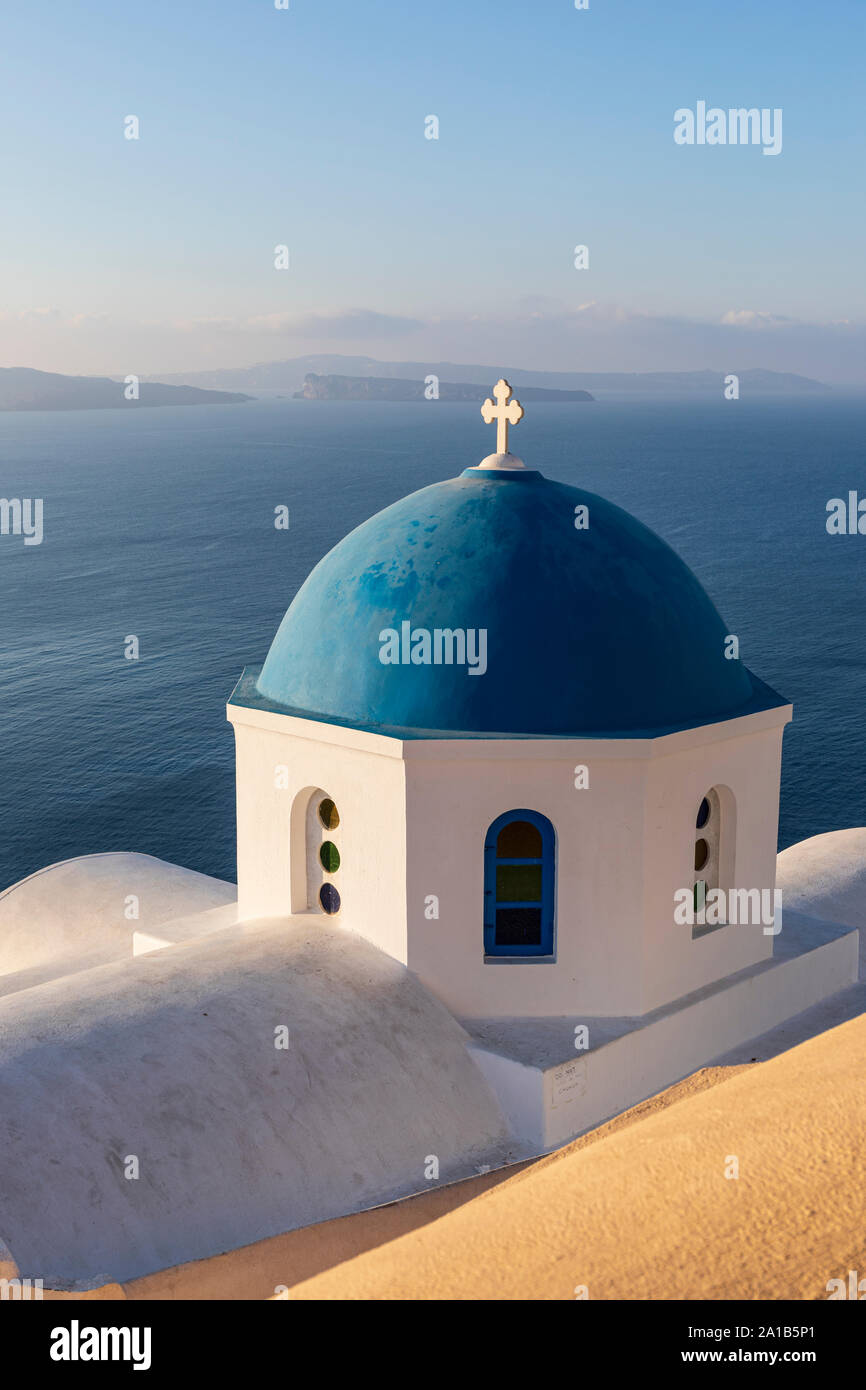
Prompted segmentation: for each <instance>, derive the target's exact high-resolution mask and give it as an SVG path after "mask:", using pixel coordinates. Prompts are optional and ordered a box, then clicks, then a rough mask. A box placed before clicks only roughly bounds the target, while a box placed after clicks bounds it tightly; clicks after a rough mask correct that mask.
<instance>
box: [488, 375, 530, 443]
mask: <svg viewBox="0 0 866 1390" xmlns="http://www.w3.org/2000/svg"><path fill="white" fill-rule="evenodd" d="M493 394H494V396H495V397H496V404H495V405H494V404H493V402H492V400H491V399H490V397H489V396H488V397H487V400H486V401H485V402H484V404H483V406H482V407H481V418H482V419H483V421H484V423H485V425H492V424H493V421H494V420H495V421H496V452H497V454H507V453H508V426H509V425H516V424H517V423H518V422H519V421H520V420H522V419H523V406H522V405H521V404H520V402H519V401H510V402H509V404H508V405H506V401H507V400H508V397H509V396H510V395H511V387H510V386H509V385H508V382H507V381H506V380H505V378H504V377H500V378H499V380H498V381H497V383H496V385H495V386H494V388H493Z"/></svg>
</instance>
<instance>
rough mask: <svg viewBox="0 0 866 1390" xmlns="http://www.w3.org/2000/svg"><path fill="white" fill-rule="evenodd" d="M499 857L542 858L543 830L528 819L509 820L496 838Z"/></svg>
mask: <svg viewBox="0 0 866 1390" xmlns="http://www.w3.org/2000/svg"><path fill="white" fill-rule="evenodd" d="M496 857H497V859H540V858H541V831H540V830H539V829H538V826H536V825H533V824H532V823H531V821H528V820H513V821H509V823H508V825H503V827H502V829H501V830H500V832H499V835H498V837H497V840H496Z"/></svg>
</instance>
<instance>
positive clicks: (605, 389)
mask: <svg viewBox="0 0 866 1390" xmlns="http://www.w3.org/2000/svg"><path fill="white" fill-rule="evenodd" d="M311 373H313V374H317V375H321V376H331V375H339V376H343V377H347V378H350V379H351V378H353V377H357V378H363V379H364V380H370V379H373V378H376V379H379V380H382V379H384V380H387V381H391V382H393V381H402V382H416V383H417V382H419V381H421V382H423V381H424V380H425V378H426V377H428V376H437V377H438V378H439V380H440V382H448V383H449V386H451V387H453V385H454V384H460V385H469V386H470V387H471V389H472V390H473V391H474V390H475V389H476V388H475V382H476V381H484V382H486V383H487V385H486V386H485V388H484V394H485V395H489V394H490V388H491V386H492V385H493V383H494V381H498V380H499V378H500V377H501V376H504V377H505V379H506V381H510V382H511V385H512V386H513V387H514V390H515V391H516V392H517V393H518V395H519V397H520V399H521V400H530V399H533V398H532V397H530V396H528V395H527V390H528V389H529V388H533V389H534V388H539V389H544V390H546V391H551V390H552V391H587V392H592V394H593V397H594V398H596V399H598V398H599V397H601V396H647V395H651V396H667V397H681V398H694V397H699V396H715V397H716V398H718V397H720V396H721V395H722V392H723V390H724V383H725V377H726V376H727V375H728V374H730V373H733V374H734V375H735V376H737V377H738V378H739V382H740V396H741V397H745V396H820V395H827V394H828V393H829V392H830V387H829V386H826V385H825V384H824V383H823V382H821V381H815V380H813V379H812V378H811V377H807V376H799V375H798V374H797V373H796V372H772V371H768V370H766V369H764V368H761V367H743V366H741V365H740V364H738V363H737V362H736V361H733V362H731V363H725V364H724V366H723V367H722V366H719V368H718V369H717V370H715V371H708V370H706V369H703V370H700V371H683V372H676V371H675V372H670V371H665V372H593V371H576V372H553V371H537V370H535V371H533V370H524V369H523V368H522V367H515V366H514V364H513V363H511V362H494V363H492V364H491V365H489V366H479V365H478V364H477V363H476V364H475V365H466V364H464V363H458V362H380V361H379V360H378V359H377V358H375V357H349V356H346V355H344V354H340V353H311V354H309V355H308V356H306V357H292V358H288V359H286V360H284V361H281V362H259V363H257V364H256V365H255V366H252V367H217V368H213V367H212V368H210V369H209V370H207V371H198V372H184V373H176V374H169V375H167V374H166V373H164V372H163V373H162V374H161V377H160V380H161V381H171V382H182V383H183V384H184V385H186V386H205V387H211V388H212V387H217V388H225V389H227V390H232V391H268V392H277V391H278V392H285V393H295V392H301V394H302V395H303V394H304V383H305V380H306V378H307V377H308V376H309V375H310V374H311ZM441 393H442V388H441V387H440V396H441ZM331 399H333V397H331ZM379 399H382V400H385V399H394V398H393V397H391V398H388V397H385V396H382V397H380V398H379ZM400 399H404V400H410V399H412V397H408V396H407V397H401V398H400ZM450 399H451V400H455V399H457V397H454V396H451V397H450ZM464 399H468V400H475V399H476V398H475V396H474V395H470V396H468V397H465V398H464ZM536 399H537V398H536ZM556 399H561V397H557V398H556Z"/></svg>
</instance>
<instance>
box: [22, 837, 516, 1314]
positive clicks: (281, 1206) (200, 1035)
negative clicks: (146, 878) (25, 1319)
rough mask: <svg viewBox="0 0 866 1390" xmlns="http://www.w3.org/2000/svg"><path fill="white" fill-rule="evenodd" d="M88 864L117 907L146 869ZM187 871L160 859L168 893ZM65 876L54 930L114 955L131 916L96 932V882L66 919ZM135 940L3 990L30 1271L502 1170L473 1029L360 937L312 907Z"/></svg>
mask: <svg viewBox="0 0 866 1390" xmlns="http://www.w3.org/2000/svg"><path fill="white" fill-rule="evenodd" d="M109 858H113V859H120V860H128V859H130V858H138V856H110V857H109ZM77 862H78V863H79V864H80V863H81V861H77ZM154 866H157V867H156V868H154ZM60 867H61V869H62V868H64V867H66V866H60ZM86 867H88V868H89V869H91V870H94V869H96V870H98V873H97V880H96V882H97V885H98V893H97V897H99V895H100V894H102V893H103V892H104V894H105V899H104V901H106V902H108V901H110V902H111V903H113V902H114V897H115V895H116V893H117V892H118V891H119V890H120V888H126V887H127V886H128V883H129V878H128V873H129V870H130V868H131V867H133V866H130V864H128V863H120V864H115V866H114V867H115V869H117V870H118V871H119V875H120V876H119V877H118V878H115V879H112V873H111V872H109V871H108V870H107V869H106V870H105V874H103V869H105V866H104V865H103V866H98V865H94V864H92V863H91V864H90V865H88V866H86ZM109 868H110V866H109ZM178 872H179V873H180V874H181V875H183V874H184V873H185V871H183V870H181V871H177V870H174V869H173V867H172V866H161V867H160V866H159V861H150V876H151V883H150V891H154V892H157V891H163V892H164V893H165V894H166V895H168V896H170V895H171V894H173V893H177V894H178V895H179V899H182V898H184V888H183V884H182V883H181V881H180V880H179V879H178V878H177V873H178ZM43 877H44V876H43ZM48 877H49V881H50V879H51V878H52V877H53V879H54V884H55V895H54V901H53V903H51V904H49V903H48V898H50V897H51V895H50V894H49V895H48V898H46V906H48V907H49V914H48V916H49V931H50V932H51V933H52V934H53V936H52V939H53V940H54V941H55V942H60V944H61V945H62V946H63V948H64V949H65V947H66V946H67V945H68V942H69V937H70V935H73V936H75V935H76V933H80V934H82V935H83V936H85V937H87V939H88V941H91V940H98V941H99V942H101V943H102V944H103V946H104V945H105V942H106V939H110V938H111V936H112V932H113V931H114V927H115V925H116V924H115V921H114V917H113V915H111V914H109V915H111V922H110V923H109V922H108V918H107V917H106V916H105V915H104V914H103V915H102V916H101V917H100V916H99V914H98V913H97V919H98V920H97V921H96V925H95V926H94V924H93V923H90V924H89V925H88V924H87V923H86V921H85V918H86V912H85V911H84V903H85V899H86V894H85V892H84V889H83V888H82V890H81V891H82V898H81V903H80V904H79V905H78V906H75V907H74V910H72V908H70V913H71V915H70V916H69V917H68V918H66V919H65V921H64V913H65V912H66V899H65V895H64V893H63V892H61V891H60V888H61V885H62V884H68V883H69V882H70V881H72V882H74V881H75V876H74V875H72V878H71V880H70V877H69V876H68V875H65V874H63V873H60V872H59V871H58V870H54V871H52V875H49V876H48ZM121 879H122V882H121ZM91 881H92V882H93V881H94V880H91ZM33 883H34V880H28V881H27V884H30V885H33ZM27 884H23V885H20V886H19V888H18V889H16V890H15V892H21V891H22V890H25V889H26V890H27V891H26V892H24V893H23V896H22V898H21V899H19V905H20V904H21V903H23V902H24V900H25V898H28V897H29V898H30V901H31V908H32V912H33V915H32V917H31V921H30V927H31V930H32V931H33V932H34V933H39V932H41V931H42V921H41V919H40V918H39V916H38V915H37V913H36V906H37V903H36V900H35V898H34V897H33V895H32V891H31V889H28V888H27ZM198 886H199V888H200V887H201V885H198ZM187 887H188V888H190V889H192V888H194V887H195V885H193V884H190V883H188V884H187ZM223 887H225V885H223ZM132 891H135V890H134V888H133V889H132ZM214 892H216V890H214ZM12 896H13V897H14V893H13V895H12ZM74 897H75V895H74V894H72V896H71V897H70V898H69V902H70V903H72V902H73V899H74ZM6 907H8V902H7V903H6V904H5V905H4V900H0V908H3V909H4V910H3V911H0V937H2V936H3V934H4V933H7V935H8V937H9V938H10V939H11V938H12V937H13V936H15V935H16V933H18V932H19V930H20V929H21V924H22V921H23V918H19V917H17V916H16V918H15V920H14V922H13V925H12V927H11V928H10V925H9V919H8V917H7V915H6V910H5V909H6ZM79 907H80V908H81V911H79ZM112 912H113V909H112ZM51 914H54V915H53V916H52V915H51ZM207 916H208V914H207V912H206V913H205V914H204V916H203V919H202V920H203V922H204V923H206V922H207ZM129 925H136V924H134V923H133V924H129V923H127V924H126V927H127V928H128V927H129ZM205 930H208V927H207V926H205ZM130 949H131V948H130V947H129V945H127V954H126V956H125V958H124V959H115V960H113V961H110V962H108V963H104V964H99V965H96V966H91V967H89V968H82V967H81V966H80V965H79V966H78V967H77V968H76V973H74V974H66V975H63V976H62V977H60V978H55V979H53V980H49V981H43V982H41V983H37V984H35V985H32V986H30V987H27V988H22V989H18V990H13V991H12V992H7V993H6V994H5V995H3V997H0V1037H2V1040H3V1041H2V1047H0V1095H2V1097H3V1103H2V1105H0V1240H4V1241H5V1242H6V1244H7V1245H8V1247H9V1249H10V1250H11V1252H12V1256H13V1257H14V1259H15V1261H16V1262H17V1265H18V1268H19V1269H20V1271H21V1274H22V1275H23V1276H24V1277H27V1276H29V1277H33V1278H38V1277H41V1278H43V1279H44V1280H45V1283H46V1287H50V1286H51V1285H52V1283H53V1284H54V1285H55V1286H56V1285H57V1283H58V1282H60V1281H77V1282H83V1283H88V1282H91V1283H92V1281H93V1280H94V1279H96V1278H98V1277H100V1276H104V1277H106V1278H108V1279H112V1280H125V1279H130V1278H133V1277H135V1276H136V1275H140V1274H144V1273H147V1272H149V1271H153V1270H157V1269H163V1268H165V1267H166V1266H169V1265H174V1264H179V1263H181V1262H183V1261H187V1260H191V1259H197V1258H201V1257H204V1256H208V1255H212V1254H215V1253H217V1252H219V1251H223V1250H229V1249H233V1248H235V1247H237V1246H240V1245H244V1244H247V1243H249V1242H251V1241H254V1240H257V1239H259V1238H261V1237H263V1236H268V1235H273V1234H276V1233H278V1232H280V1231H285V1230H290V1229H292V1228H294V1227H298V1226H304V1225H308V1224H309V1223H311V1222H316V1221H322V1220H325V1219H327V1218H329V1217H332V1216H335V1215H338V1214H342V1213H346V1212H350V1211H357V1210H360V1209H362V1208H366V1207H370V1206H373V1205H375V1204H377V1203H383V1202H387V1201H389V1200H391V1199H393V1198H395V1197H397V1196H401V1195H404V1194H406V1193H408V1192H413V1191H419V1190H422V1189H424V1188H425V1187H427V1186H428V1185H429V1184H428V1178H427V1176H426V1174H425V1166H427V1165H429V1163H430V1160H431V1158H433V1157H435V1158H436V1159H438V1163H439V1181H448V1180H449V1179H452V1178H458V1177H463V1176H466V1175H468V1174H471V1173H473V1172H474V1171H475V1169H476V1167H478V1166H480V1165H481V1164H482V1163H483V1164H489V1165H495V1164H498V1163H501V1162H504V1161H506V1159H507V1157H508V1153H507V1140H506V1128H505V1124H504V1121H503V1118H502V1115H501V1112H500V1110H499V1106H498V1104H497V1102H496V1101H495V1099H494V1097H493V1095H492V1093H491V1091H490V1090H489V1089H488V1086H487V1083H486V1082H485V1081H484V1079H483V1077H482V1075H481V1073H480V1071H479V1070H478V1069H477V1068H476V1066H475V1063H474V1062H473V1061H472V1060H471V1057H470V1056H469V1054H468V1052H467V1050H466V1045H465V1044H466V1034H465V1033H464V1031H463V1029H462V1028H461V1027H460V1025H459V1024H458V1023H457V1022H456V1021H455V1020H454V1019H453V1018H452V1017H451V1015H450V1014H449V1013H448V1012H447V1010H446V1009H445V1008H444V1007H443V1006H442V1005H441V1004H440V1003H439V1002H438V1001H437V1000H436V999H434V998H433V996H432V995H430V994H429V993H428V992H427V991H426V990H425V989H424V988H423V986H422V985H420V983H419V982H418V981H417V980H416V979H415V978H414V977H413V976H412V975H411V974H410V973H409V972H408V971H407V970H406V969H405V968H404V967H403V966H401V965H399V964H398V963H397V962H395V961H393V960H391V959H390V958H389V957H388V956H386V955H384V954H383V953H382V952H380V951H378V950H377V949H376V948H375V947H373V946H371V945H369V944H368V943H367V942H365V941H363V940H361V939H360V938H358V937H355V936H353V935H351V934H350V933H348V932H346V931H345V930H343V929H341V928H339V927H335V926H333V925H330V924H328V923H327V922H326V921H325V920H324V919H323V918H322V917H319V916H317V917H315V918H304V917H295V918H286V919H270V920H268V921H263V922H257V923H245V924H243V925H241V926H230V927H226V928H224V929H223V930H219V931H215V932H214V931H211V932H210V934H209V935H206V936H203V937H200V938H198V939H194V940H192V941H188V942H186V943H185V944H178V945H172V946H169V947H167V948H165V949H162V950H156V951H153V952H151V953H150V954H146V955H139V956H136V957H133V956H131V954H129V951H130ZM8 982H9V977H7V983H8ZM2 983H3V981H2V980H0V985H2ZM280 1028H287V1029H288V1030H289V1047H288V1048H287V1049H285V1050H282V1049H278V1048H277V1047H275V1030H277V1029H280ZM131 1155H132V1156H135V1158H137V1160H138V1171H139V1176H138V1177H137V1178H128V1177H127V1176H126V1175H125V1173H126V1170H127V1167H128V1160H129V1156H131Z"/></svg>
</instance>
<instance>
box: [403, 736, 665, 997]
mask: <svg viewBox="0 0 866 1390" xmlns="http://www.w3.org/2000/svg"><path fill="white" fill-rule="evenodd" d="M602 748H604V749H606V750H607V752H606V755H605V756H604V757H603V758H602V757H600V753H601V751H602ZM405 753H406V774H407V779H406V780H407V786H406V808H407V855H408V859H407V905H408V931H409V954H408V964H409V966H410V968H411V969H412V970H414V971H415V972H416V973H417V974H418V976H419V977H420V978H421V980H422V981H423V982H424V983H425V984H426V985H427V986H428V988H430V989H431V990H433V992H434V993H436V994H437V995H438V996H439V998H441V999H443V1000H444V1001H445V1003H446V1004H447V1005H448V1006H449V1008H451V1009H452V1011H453V1012H455V1013H457V1014H458V1015H460V1016H462V1017H467V1018H472V1017H478V1018H482V1017H496V1016H500V1017H508V1016H543V1015H545V1016H550V1015H557V1014H572V1013H574V1012H575V1011H582V1012H585V1013H586V1012H588V1013H595V1014H603V1013H608V1014H620V1013H622V1014H627V1013H631V1012H636V1011H637V1009H638V1007H639V1002H640V991H641V982H640V964H641V945H640V932H641V917H640V910H641V902H642V889H641V876H642V845H643V801H644V792H643V782H644V766H643V764H642V763H641V762H639V761H638V760H637V759H635V758H634V757H633V756H629V746H627V745H626V744H625V743H624V742H623V741H618V742H613V741H606V742H605V743H604V745H602V743H601V742H600V741H592V740H562V739H557V740H538V739H536V740H513V739H511V740H507V741H506V740H471V741H469V740H461V741H459V742H457V741H454V742H451V741H438V742H436V743H433V742H423V743H421V742H419V743H408V742H407V743H406V745H405ZM583 767H585V768H586V769H587V772H588V777H589V786H588V787H580V788H578V787H576V786H575V780H576V778H575V769H576V768H583ZM578 780H581V779H580V778H578ZM516 809H528V810H533V811H536V812H539V813H540V814H541V815H544V816H546V817H547V818H548V819H549V820H550V821H551V823H552V825H553V827H554V830H555V833H556V917H555V960H553V961H550V960H545V959H537V960H533V959H528V960H527V959H524V960H520V961H518V960H513V959H506V960H502V959H497V960H493V961H485V955H484V941H483V901H484V899H483V894H484V840H485V835H486V832H487V829H488V827H489V826H490V825H491V823H492V822H493V821H494V820H495V819H496V818H497V816H499V815H501V814H502V813H503V812H505V811H510V810H516ZM431 899H432V900H433V902H434V904H435V910H436V912H437V913H438V915H437V916H435V917H432V916H430V915H429V914H430V912H431Z"/></svg>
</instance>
